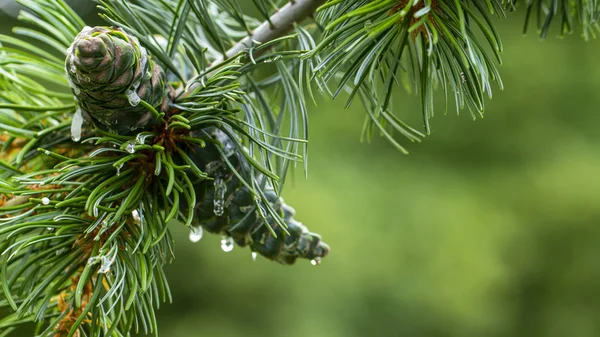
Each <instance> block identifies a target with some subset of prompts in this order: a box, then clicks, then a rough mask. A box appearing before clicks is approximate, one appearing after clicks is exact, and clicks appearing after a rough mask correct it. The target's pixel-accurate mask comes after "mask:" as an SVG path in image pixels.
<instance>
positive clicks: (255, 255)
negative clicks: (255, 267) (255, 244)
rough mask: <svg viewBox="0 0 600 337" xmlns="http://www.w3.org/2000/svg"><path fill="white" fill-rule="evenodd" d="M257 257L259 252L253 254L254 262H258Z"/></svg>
mask: <svg viewBox="0 0 600 337" xmlns="http://www.w3.org/2000/svg"><path fill="white" fill-rule="evenodd" d="M257 257H258V253H257V252H252V261H256V258H257Z"/></svg>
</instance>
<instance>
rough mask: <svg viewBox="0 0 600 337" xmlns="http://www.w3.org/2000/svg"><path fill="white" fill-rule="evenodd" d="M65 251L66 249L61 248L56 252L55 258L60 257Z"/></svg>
mask: <svg viewBox="0 0 600 337" xmlns="http://www.w3.org/2000/svg"><path fill="white" fill-rule="evenodd" d="M66 251H67V248H61V249H58V250H57V251H56V256H58V255H62V254H64V253H65V252H66Z"/></svg>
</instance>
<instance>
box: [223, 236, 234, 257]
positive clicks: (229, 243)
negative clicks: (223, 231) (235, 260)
mask: <svg viewBox="0 0 600 337" xmlns="http://www.w3.org/2000/svg"><path fill="white" fill-rule="evenodd" d="M221 249H222V250H223V251H224V252H225V253H229V252H230V251H232V250H233V238H232V237H231V236H223V238H222V239H221Z"/></svg>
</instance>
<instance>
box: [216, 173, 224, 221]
mask: <svg viewBox="0 0 600 337" xmlns="http://www.w3.org/2000/svg"><path fill="white" fill-rule="evenodd" d="M225 192H227V185H226V184H225V181H223V179H222V178H221V177H217V178H215V196H214V200H213V206H214V209H213V210H214V212H215V215H216V216H221V215H223V213H225Z"/></svg>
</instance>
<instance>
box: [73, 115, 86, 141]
mask: <svg viewBox="0 0 600 337" xmlns="http://www.w3.org/2000/svg"><path fill="white" fill-rule="evenodd" d="M82 127H83V115H82V113H81V108H80V107H79V106H77V110H75V114H74V115H73V120H72V121H71V139H73V141H74V142H78V141H80V140H81V128H82Z"/></svg>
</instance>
